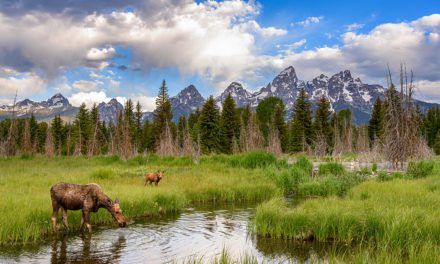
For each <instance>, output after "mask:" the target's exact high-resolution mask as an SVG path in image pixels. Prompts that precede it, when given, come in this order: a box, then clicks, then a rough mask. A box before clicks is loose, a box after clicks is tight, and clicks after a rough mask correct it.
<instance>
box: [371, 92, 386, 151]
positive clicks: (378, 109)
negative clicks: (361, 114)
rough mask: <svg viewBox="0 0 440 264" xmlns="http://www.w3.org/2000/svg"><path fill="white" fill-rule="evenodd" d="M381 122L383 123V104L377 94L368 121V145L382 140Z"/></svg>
mask: <svg viewBox="0 0 440 264" xmlns="http://www.w3.org/2000/svg"><path fill="white" fill-rule="evenodd" d="M383 123H384V106H383V104H382V100H381V99H380V97H379V96H378V97H377V98H376V101H375V102H374V106H373V111H372V113H371V118H370V121H369V123H368V137H369V138H370V145H371V146H373V145H374V144H375V143H376V142H381V141H382V140H383V132H384V131H383V129H384V128H383Z"/></svg>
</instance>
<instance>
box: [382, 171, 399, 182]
mask: <svg viewBox="0 0 440 264" xmlns="http://www.w3.org/2000/svg"><path fill="white" fill-rule="evenodd" d="M402 178H403V175H402V174H401V173H400V172H393V173H390V174H389V173H387V172H385V171H380V172H379V174H378V175H377V178H376V180H377V181H391V180H394V179H402Z"/></svg>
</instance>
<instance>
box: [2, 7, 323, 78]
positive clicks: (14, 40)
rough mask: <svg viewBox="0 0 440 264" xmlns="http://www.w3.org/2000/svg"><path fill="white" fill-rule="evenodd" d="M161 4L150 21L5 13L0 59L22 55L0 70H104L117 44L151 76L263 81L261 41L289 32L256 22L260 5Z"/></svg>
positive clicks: (137, 16)
mask: <svg viewBox="0 0 440 264" xmlns="http://www.w3.org/2000/svg"><path fill="white" fill-rule="evenodd" d="M173 3H174V2H173ZM157 5H164V6H166V8H163V9H162V10H161V12H157V13H155V14H149V15H148V16H147V15H145V14H144V13H143V12H139V13H132V12H129V11H114V12H112V13H92V14H90V15H88V16H86V17H84V18H82V19H81V18H75V19H73V18H70V17H68V16H67V15H65V14H63V13H59V14H56V13H44V12H43V11H38V12H31V13H28V14H26V15H22V16H13V17H12V16H11V17H9V16H7V15H5V14H3V13H0V35H1V36H2V41H1V42H0V53H3V54H11V52H12V51H14V52H15V54H16V56H18V57H19V58H18V59H16V60H8V61H7V62H2V61H0V64H2V63H7V64H11V65H9V66H11V67H15V68H20V67H29V68H31V69H34V68H37V69H41V70H43V71H44V72H46V73H47V74H48V75H49V76H54V75H56V74H58V73H59V72H60V71H62V70H65V69H67V68H69V67H77V66H87V67H92V68H98V69H103V68H105V67H108V66H109V63H108V61H107V60H108V59H110V58H112V57H114V56H115V55H116V54H115V53H116V51H115V50H114V48H113V46H123V47H127V48H131V49H132V50H133V53H134V56H133V57H134V61H133V63H138V64H139V65H141V66H142V67H143V68H144V69H147V70H148V69H150V68H166V67H177V68H178V69H179V70H180V71H181V73H183V74H198V75H200V76H201V77H202V78H204V79H205V80H208V81H211V82H214V83H215V82H218V81H224V80H225V79H227V80H228V81H230V80H236V79H243V80H244V79H246V78H253V77H254V76H256V72H255V70H257V69H258V68H259V67H260V65H259V64H257V63H258V62H259V61H263V60H266V59H263V58H262V57H259V56H258V55H257V54H255V52H256V49H255V46H256V45H257V43H256V42H255V37H256V35H261V36H263V37H273V36H282V35H285V34H286V33H287V31H286V30H284V29H278V28H275V27H263V26H261V25H259V24H258V23H257V22H256V21H255V17H256V16H257V15H258V14H259V11H260V7H259V6H258V4H255V3H254V1H249V2H245V1H240V0H234V1H222V2H216V1H206V2H202V3H195V2H193V1H178V2H176V3H175V4H170V3H169V1H161V2H160V3H157ZM318 19H320V18H318ZM314 20H315V19H311V20H310V21H314ZM16 32H20V34H16ZM263 64H267V62H264V63H263Z"/></svg>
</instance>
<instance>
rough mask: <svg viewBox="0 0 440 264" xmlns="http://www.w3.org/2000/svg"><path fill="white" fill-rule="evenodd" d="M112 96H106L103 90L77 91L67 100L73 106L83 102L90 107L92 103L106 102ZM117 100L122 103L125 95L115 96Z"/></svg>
mask: <svg viewBox="0 0 440 264" xmlns="http://www.w3.org/2000/svg"><path fill="white" fill-rule="evenodd" d="M111 99H112V98H110V97H107V95H106V93H105V92H104V91H99V92H79V93H75V94H72V95H71V96H70V97H69V98H68V100H69V102H70V103H71V104H72V105H73V106H77V107H78V106H80V105H81V104H82V103H85V104H86V106H87V107H88V108H90V107H92V106H93V104H95V103H96V104H100V103H102V102H105V103H108V102H109V101H110V100H111ZM116 99H117V100H118V102H120V103H124V102H125V101H126V98H125V97H117V98H116Z"/></svg>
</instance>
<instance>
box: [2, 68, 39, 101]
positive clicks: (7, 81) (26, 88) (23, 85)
mask: <svg viewBox="0 0 440 264" xmlns="http://www.w3.org/2000/svg"><path fill="white" fill-rule="evenodd" d="M44 88H45V81H44V79H42V78H41V77H40V76H38V75H36V74H34V73H30V72H28V73H17V72H15V71H13V70H11V69H9V68H2V67H0V96H15V93H16V92H17V94H18V96H30V95H34V94H37V93H39V92H41V91H43V90H44Z"/></svg>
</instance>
